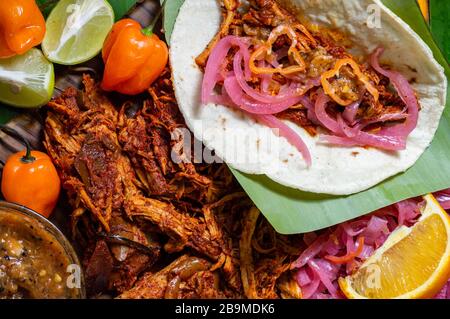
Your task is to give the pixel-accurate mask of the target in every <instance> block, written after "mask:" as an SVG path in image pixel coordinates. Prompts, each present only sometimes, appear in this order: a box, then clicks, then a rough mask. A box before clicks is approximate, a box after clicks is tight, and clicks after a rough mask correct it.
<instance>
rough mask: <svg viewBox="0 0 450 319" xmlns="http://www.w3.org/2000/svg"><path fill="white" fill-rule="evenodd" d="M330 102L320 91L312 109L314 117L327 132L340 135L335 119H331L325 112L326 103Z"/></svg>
mask: <svg viewBox="0 0 450 319" xmlns="http://www.w3.org/2000/svg"><path fill="white" fill-rule="evenodd" d="M330 101H331V100H330V99H329V98H328V96H326V95H325V93H323V91H321V92H320V93H319V96H318V97H317V100H316V104H315V108H314V111H315V115H316V117H317V119H318V120H319V122H320V123H321V124H322V126H323V127H325V128H327V129H328V130H330V131H331V132H333V133H335V134H340V133H341V129H340V127H339V124H338V123H337V121H336V120H335V119H333V118H331V116H329V115H328V113H327V110H326V108H327V103H328V102H330Z"/></svg>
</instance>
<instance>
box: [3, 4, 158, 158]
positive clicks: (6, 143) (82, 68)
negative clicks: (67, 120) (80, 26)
mask: <svg viewBox="0 0 450 319" xmlns="http://www.w3.org/2000/svg"><path fill="white" fill-rule="evenodd" d="M158 9H159V2H158V1H157V0H141V1H139V2H138V5H137V6H136V7H135V8H133V9H132V10H131V11H130V13H129V14H128V15H127V17H130V18H132V19H134V20H136V21H138V22H139V23H140V24H141V25H142V26H147V25H149V24H150V23H151V21H152V20H153V17H154V16H155V15H156V14H157V12H158ZM159 26H160V25H159ZM161 31H162V30H161ZM102 68H103V63H102V61H101V58H100V57H96V58H94V59H92V60H90V61H88V62H86V63H83V64H80V65H76V66H62V65H55V74H56V81H55V91H54V96H58V95H59V94H60V93H61V92H62V91H64V89H66V88H68V87H70V86H73V87H77V88H79V87H80V85H81V77H82V74H83V73H89V74H91V75H92V76H93V77H94V78H95V79H97V80H99V79H100V75H101V74H102ZM44 112H45V111H44ZM43 120H44V117H43V113H42V111H30V112H27V113H22V114H20V115H19V116H17V117H15V118H13V119H12V120H11V121H9V122H8V123H7V124H6V125H7V126H9V127H11V128H13V129H15V130H16V131H17V132H18V133H19V134H21V135H22V136H23V137H24V138H26V139H27V140H28V141H29V142H30V144H31V146H32V147H33V148H34V149H38V150H42V148H43V146H42V135H43V131H42V123H43ZM24 148H25V147H24V146H23V145H22V144H21V143H20V142H18V141H17V140H15V139H14V138H12V137H9V136H8V135H6V134H5V133H3V132H1V131H0V167H3V163H5V161H6V159H7V158H8V157H9V156H10V155H11V154H12V153H15V152H17V151H20V150H23V149H24Z"/></svg>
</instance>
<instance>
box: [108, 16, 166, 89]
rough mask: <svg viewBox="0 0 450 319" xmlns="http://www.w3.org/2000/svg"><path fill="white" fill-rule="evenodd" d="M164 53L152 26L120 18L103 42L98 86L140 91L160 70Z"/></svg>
mask: <svg viewBox="0 0 450 319" xmlns="http://www.w3.org/2000/svg"><path fill="white" fill-rule="evenodd" d="M168 56H169V53H168V48H167V45H166V44H165V43H164V42H163V41H161V40H160V39H159V38H158V36H157V35H156V34H153V32H152V27H149V28H145V29H142V28H141V26H140V24H139V23H138V22H136V21H134V20H132V19H123V20H120V21H118V22H117V23H115V24H114V26H113V28H112V30H111V31H110V33H109V34H108V36H107V37H106V40H105V43H104V45H103V51H102V57H103V61H104V63H105V71H104V74H103V81H102V84H101V87H102V89H103V90H105V91H116V92H120V93H122V94H128V95H135V94H139V93H142V92H144V91H145V90H147V89H148V88H149V87H150V84H152V83H153V81H155V80H156V79H157V78H158V76H159V75H160V74H161V73H162V71H163V70H164V68H165V67H166V64H167V61H168Z"/></svg>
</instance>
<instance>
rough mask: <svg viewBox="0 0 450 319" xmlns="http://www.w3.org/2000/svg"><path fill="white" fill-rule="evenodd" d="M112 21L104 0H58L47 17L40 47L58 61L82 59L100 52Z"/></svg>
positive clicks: (63, 62) (71, 62) (74, 61)
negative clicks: (45, 30) (45, 29)
mask: <svg viewBox="0 0 450 319" xmlns="http://www.w3.org/2000/svg"><path fill="white" fill-rule="evenodd" d="M113 23H114V11H113V9H112V8H111V5H110V4H109V3H108V2H107V1H105V0H61V1H60V2H58V4H57V5H56V7H55V8H53V10H52V12H51V13H50V15H49V17H48V18H47V22H46V26H47V32H46V34H45V37H44V41H43V42H42V50H43V51H44V54H45V56H46V57H47V58H48V59H49V60H50V61H52V62H55V63H58V64H65V65H74V64H79V63H82V62H85V61H87V60H89V59H91V58H93V57H94V56H96V55H97V54H98V53H99V52H100V50H101V49H102V46H103V42H104V41H105V38H106V36H107V35H108V32H109V31H110V30H111V28H112V25H113Z"/></svg>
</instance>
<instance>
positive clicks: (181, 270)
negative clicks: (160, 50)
mask: <svg viewBox="0 0 450 319" xmlns="http://www.w3.org/2000/svg"><path fill="white" fill-rule="evenodd" d="M148 93H149V95H148V100H146V101H144V102H143V103H142V102H140V103H139V102H125V103H123V104H122V105H119V106H115V105H113V104H112V102H111V101H110V99H108V97H106V96H105V94H104V93H103V92H101V91H100V89H99V88H98V86H97V85H96V84H95V82H94V80H93V79H92V78H90V77H89V76H84V90H83V91H78V90H76V89H74V88H69V89H67V90H66V91H65V92H64V93H63V94H62V95H61V96H60V97H58V98H56V99H54V100H52V101H51V102H50V103H49V104H48V112H47V113H48V114H47V118H46V122H45V147H46V148H47V151H48V153H49V155H50V156H51V158H52V159H53V161H54V163H55V165H56V167H57V169H58V172H59V174H60V177H61V180H62V183H63V187H64V189H65V190H66V193H67V196H68V201H69V203H70V205H71V207H72V208H73V212H72V214H71V229H72V234H73V240H74V242H75V243H76V245H77V246H79V249H80V250H81V251H82V253H83V256H84V258H83V265H84V268H85V276H86V282H87V290H88V294H89V296H91V297H96V296H97V297H98V296H111V297H120V298H163V297H165V298H228V297H230V298H244V297H251V298H278V297H299V296H300V293H299V291H298V286H297V285H296V284H295V282H294V281H293V279H292V276H291V274H290V273H289V266H290V263H291V262H292V261H293V259H295V257H296V256H298V254H299V252H300V249H301V245H300V244H299V243H297V241H298V238H297V237H295V236H294V237H292V236H291V237H286V236H281V235H278V234H277V233H276V232H275V231H274V230H273V228H272V227H271V226H270V225H269V224H268V223H267V221H266V220H265V219H264V218H263V217H261V216H260V213H259V211H258V210H257V209H256V208H254V207H252V203H251V201H250V200H249V198H248V197H247V196H246V195H245V194H244V193H243V191H242V190H241V189H240V187H239V186H238V185H237V183H236V182H235V180H234V179H233V177H232V175H231V173H230V171H229V170H228V168H227V167H226V166H225V165H224V164H201V163H200V164H195V163H194V162H195V161H193V159H194V158H193V155H189V154H188V155H186V154H184V153H180V143H183V142H184V139H186V138H187V137H186V136H183V135H180V134H177V133H176V132H177V129H183V128H186V126H185V124H184V121H183V118H182V116H181V114H180V112H179V110H178V107H177V104H176V101H175V98H174V93H173V89H172V83H171V80H170V70H169V69H167V70H166V71H165V72H164V74H163V75H162V76H161V77H160V78H159V79H158V80H157V81H156V82H155V83H154V84H153V85H152V87H151V88H150V89H149V92H148ZM188 137H189V138H191V139H192V143H193V137H192V136H190V135H189V136H188ZM192 153H194V152H192ZM186 157H187V158H188V159H189V160H190V161H186V160H184V161H179V160H176V159H177V158H184V159H186ZM174 159H175V160H174Z"/></svg>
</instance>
